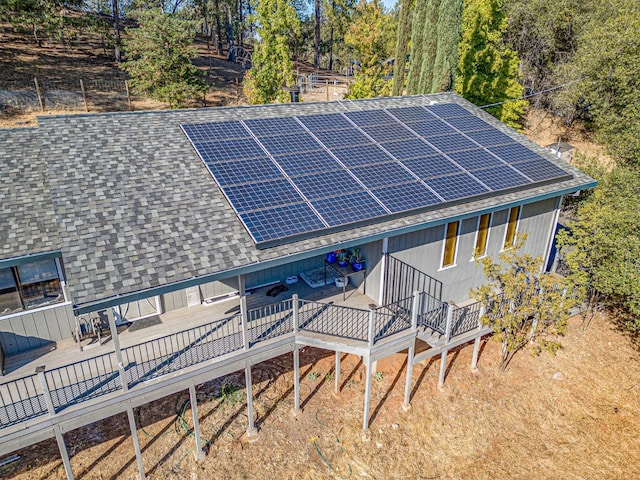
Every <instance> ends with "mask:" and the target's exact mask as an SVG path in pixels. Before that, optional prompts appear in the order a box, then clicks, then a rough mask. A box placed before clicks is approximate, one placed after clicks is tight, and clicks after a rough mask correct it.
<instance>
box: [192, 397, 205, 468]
mask: <svg viewBox="0 0 640 480" xmlns="http://www.w3.org/2000/svg"><path fill="white" fill-rule="evenodd" d="M189 400H190V401H191V415H192V416H193V435H194V436H195V437H196V451H195V457H196V462H199V461H201V460H204V459H205V457H206V454H205V453H204V450H203V448H202V438H200V421H199V420H198V397H197V396H196V387H195V385H189Z"/></svg>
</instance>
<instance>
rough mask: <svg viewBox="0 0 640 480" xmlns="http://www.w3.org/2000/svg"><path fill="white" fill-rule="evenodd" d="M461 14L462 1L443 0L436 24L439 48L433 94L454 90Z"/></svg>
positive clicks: (435, 64) (435, 63) (434, 64)
mask: <svg viewBox="0 0 640 480" xmlns="http://www.w3.org/2000/svg"><path fill="white" fill-rule="evenodd" d="M461 14H462V0H441V2H440V8H439V9H438V23H437V24H436V34H437V36H438V48H437V49H436V57H435V59H434V62H433V80H432V82H431V91H432V92H433V93H437V92H449V91H451V90H452V89H453V83H454V79H455V74H456V64H457V62H458V39H459V38H460V16H461Z"/></svg>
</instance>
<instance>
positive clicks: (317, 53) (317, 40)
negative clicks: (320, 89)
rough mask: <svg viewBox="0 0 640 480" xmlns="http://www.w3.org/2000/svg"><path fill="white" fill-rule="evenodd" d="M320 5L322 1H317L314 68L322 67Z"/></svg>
mask: <svg viewBox="0 0 640 480" xmlns="http://www.w3.org/2000/svg"><path fill="white" fill-rule="evenodd" d="M320 4H321V0H315V14H316V24H315V35H314V37H315V38H314V43H313V66H314V67H316V68H319V67H320V21H321V20H322V19H321V15H320Z"/></svg>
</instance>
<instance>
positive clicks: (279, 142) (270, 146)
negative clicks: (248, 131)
mask: <svg viewBox="0 0 640 480" xmlns="http://www.w3.org/2000/svg"><path fill="white" fill-rule="evenodd" d="M260 143H262V145H263V146H264V148H266V149H267V151H268V152H269V153H270V154H271V155H284V154H287V153H293V152H313V151H315V150H322V145H320V144H319V143H318V142H317V141H316V139H315V138H313V137H312V136H311V135H310V134H309V133H307V132H304V133H301V134H287V135H278V136H273V137H263V138H261V139H260Z"/></svg>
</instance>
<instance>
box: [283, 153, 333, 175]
mask: <svg viewBox="0 0 640 480" xmlns="http://www.w3.org/2000/svg"><path fill="white" fill-rule="evenodd" d="M273 158H274V160H275V161H276V162H277V163H278V165H280V168H282V170H284V171H285V173H286V174H287V175H289V176H290V177H292V176H294V175H304V174H306V173H319V172H326V171H329V170H337V169H340V168H342V165H340V163H338V162H337V161H336V160H335V159H334V158H333V157H332V156H331V155H330V154H329V152H327V151H326V150H317V151H314V152H304V153H303V154H300V153H290V154H286V155H278V156H275V157H273Z"/></svg>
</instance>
